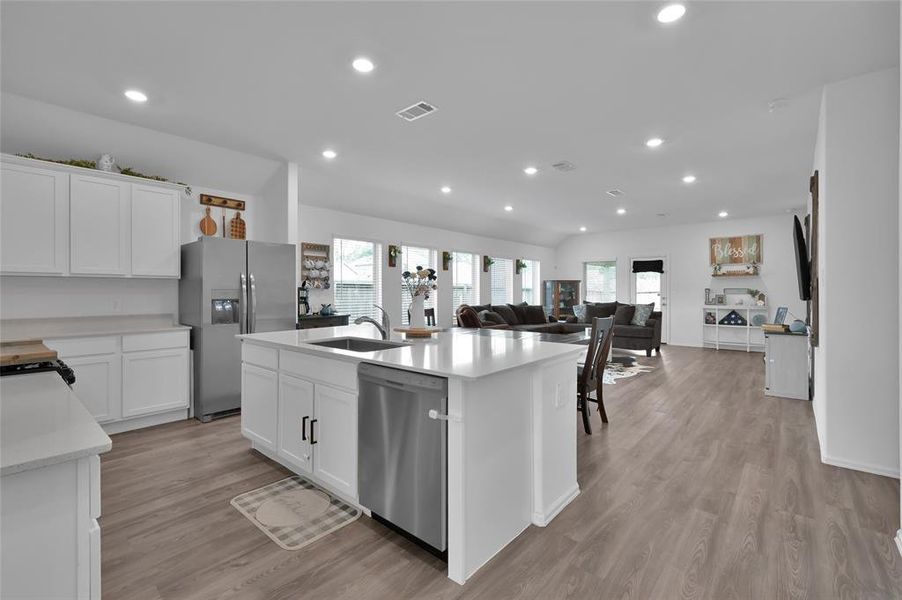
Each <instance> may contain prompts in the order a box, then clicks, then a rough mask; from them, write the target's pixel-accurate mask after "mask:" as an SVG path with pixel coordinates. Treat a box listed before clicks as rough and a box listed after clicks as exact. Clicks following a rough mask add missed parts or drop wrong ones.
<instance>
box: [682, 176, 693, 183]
mask: <svg viewBox="0 0 902 600" xmlns="http://www.w3.org/2000/svg"><path fill="white" fill-rule="evenodd" d="M683 183H695V175H686V176H685V177H683Z"/></svg>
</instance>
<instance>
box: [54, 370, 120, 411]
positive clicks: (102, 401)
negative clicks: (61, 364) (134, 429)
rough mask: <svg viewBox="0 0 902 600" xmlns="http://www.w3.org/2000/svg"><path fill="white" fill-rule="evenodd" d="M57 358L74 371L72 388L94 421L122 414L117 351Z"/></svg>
mask: <svg viewBox="0 0 902 600" xmlns="http://www.w3.org/2000/svg"><path fill="white" fill-rule="evenodd" d="M60 358H62V359H63V361H65V363H66V364H67V365H69V366H70V367H71V368H72V370H73V371H75V372H76V373H77V376H76V377H75V384H74V385H73V386H72V389H73V390H74V391H75V395H76V396H78V399H79V400H81V402H82V404H84V405H85V408H87V409H88V412H89V413H91V416H93V417H94V418H95V419H97V422H98V423H106V422H107V421H115V420H117V419H120V418H121V417H122V387H121V386H122V382H121V377H122V376H121V373H122V368H121V367H122V363H121V360H120V358H119V355H118V354H98V355H95V356H76V357H66V356H62V355H61V356H60Z"/></svg>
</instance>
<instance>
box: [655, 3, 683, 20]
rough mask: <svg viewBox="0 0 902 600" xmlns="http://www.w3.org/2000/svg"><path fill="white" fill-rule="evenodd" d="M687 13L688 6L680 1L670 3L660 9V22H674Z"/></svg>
mask: <svg viewBox="0 0 902 600" xmlns="http://www.w3.org/2000/svg"><path fill="white" fill-rule="evenodd" d="M685 14H686V7H685V6H683V5H682V4H679V3H674V4H668V5H667V6H665V7H664V8H662V9H661V10H659V11H658V22H660V23H673V22H674V21H679V20H680V19H681V18H682V17H683V15H685Z"/></svg>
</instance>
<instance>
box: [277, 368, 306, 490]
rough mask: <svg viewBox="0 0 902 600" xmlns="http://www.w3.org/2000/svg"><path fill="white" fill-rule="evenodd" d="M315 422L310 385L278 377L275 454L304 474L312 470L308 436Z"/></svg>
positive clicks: (280, 375)
mask: <svg viewBox="0 0 902 600" xmlns="http://www.w3.org/2000/svg"><path fill="white" fill-rule="evenodd" d="M314 418H315V416H314V414H313V384H312V383H310V382H309V381H305V380H303V379H299V378H297V377H292V376H291V375H286V374H284V373H280V374H279V451H278V454H279V456H281V457H282V458H284V459H286V460H289V461H291V462H292V463H294V464H296V465H297V467H298V468H299V469H301V471H303V472H304V473H310V472H311V471H312V470H313V451H312V448H311V446H310V438H309V432H310V423H311V421H312V420H313V419H314Z"/></svg>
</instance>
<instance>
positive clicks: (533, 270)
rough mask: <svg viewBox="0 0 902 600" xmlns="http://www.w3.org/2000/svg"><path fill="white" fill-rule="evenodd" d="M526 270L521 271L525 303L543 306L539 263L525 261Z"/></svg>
mask: <svg viewBox="0 0 902 600" xmlns="http://www.w3.org/2000/svg"><path fill="white" fill-rule="evenodd" d="M523 262H525V263H526V268H525V269H523V270H522V271H520V277H522V279H523V302H528V303H529V304H541V302H540V298H539V286H540V285H541V280H540V279H539V261H537V260H525V261H523Z"/></svg>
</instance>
